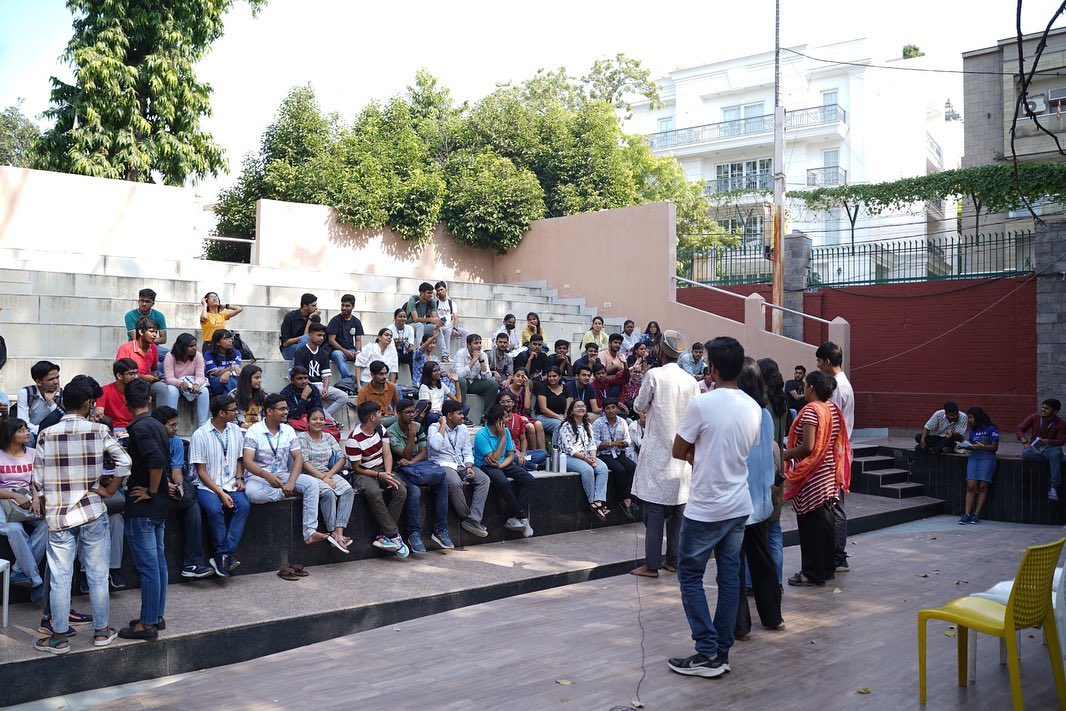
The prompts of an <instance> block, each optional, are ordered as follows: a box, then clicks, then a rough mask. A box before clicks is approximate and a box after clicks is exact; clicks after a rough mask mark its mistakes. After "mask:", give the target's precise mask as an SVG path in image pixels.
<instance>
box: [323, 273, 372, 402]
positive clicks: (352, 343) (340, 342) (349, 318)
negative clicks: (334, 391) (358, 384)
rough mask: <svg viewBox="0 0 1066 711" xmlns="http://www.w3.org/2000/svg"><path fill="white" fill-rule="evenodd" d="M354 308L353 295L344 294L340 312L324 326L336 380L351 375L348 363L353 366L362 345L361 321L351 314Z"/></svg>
mask: <svg viewBox="0 0 1066 711" xmlns="http://www.w3.org/2000/svg"><path fill="white" fill-rule="evenodd" d="M354 309H355V296H354V295H353V294H345V295H344V296H342V297H341V312H340V313H339V314H337V315H336V316H334V317H333V318H331V319H330V320H329V325H328V326H326V336H327V338H328V340H329V347H330V348H332V349H333V351H332V352H331V353H330V356H329V357H330V358H331V359H332V361H333V365H334V366H335V368H336V371H337V379H338V381H340V380H347V379H348V378H350V377H352V372H351V370H349V369H348V364H349V363H352V364H353V365H352V367H355V365H354V364H355V359H356V358H357V357H358V356H359V351H360V350H361V349H362V347H363V322H362V321H360V320H359V318H358V317H357V316H355V315H354V314H352V311H353V310H354Z"/></svg>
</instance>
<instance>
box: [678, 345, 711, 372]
mask: <svg viewBox="0 0 1066 711" xmlns="http://www.w3.org/2000/svg"><path fill="white" fill-rule="evenodd" d="M677 364H678V365H679V366H680V367H681V370H683V371H685V372H686V373H688V374H689V375H691V376H692V377H693V378H696V379H699V378H702V377H703V371H704V370H706V369H707V363H706V361H705V360H704V359H703V344H702V343H701V342H700V341H696V342H694V343H693V344H692V350H691V351H689V352H687V353H682V354H681V357H680V358H678V359H677Z"/></svg>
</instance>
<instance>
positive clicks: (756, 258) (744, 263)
mask: <svg viewBox="0 0 1066 711" xmlns="http://www.w3.org/2000/svg"><path fill="white" fill-rule="evenodd" d="M767 257H768V254H767V251H766V248H765V247H764V245H763V243H762V242H761V241H759V240H753V241H750V242H745V243H743V244H741V245H740V246H739V247H712V248H711V249H687V250H680V249H679V250H678V251H677V275H678V276H680V277H684V278H685V279H690V280H692V281H696V282H700V283H701V284H763V283H769V282H770V281H772V279H773V273H772V270H773V266H772V262H771V261H770V260H769V259H768V258H767Z"/></svg>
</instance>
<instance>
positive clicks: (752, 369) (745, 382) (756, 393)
mask: <svg viewBox="0 0 1066 711" xmlns="http://www.w3.org/2000/svg"><path fill="white" fill-rule="evenodd" d="M737 387H738V388H740V390H741V391H742V392H743V393H744V394H745V395H747V396H748V397H750V398H751V399H752V400H754V401H755V402H756V403H757V404H758V405H759V407H766V386H765V385H763V380H762V371H760V370H759V364H758V363H756V362H755V359H754V358H752V357H750V356H747V357H745V358H744V365H742V366H741V368H740V375H738V376H737Z"/></svg>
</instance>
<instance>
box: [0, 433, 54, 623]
mask: <svg viewBox="0 0 1066 711" xmlns="http://www.w3.org/2000/svg"><path fill="white" fill-rule="evenodd" d="M29 443H30V429H29V426H28V425H27V423H26V421H25V420H22V419H20V418H18V417H13V418H9V419H7V420H4V421H3V422H2V423H0V502H7V503H6V505H8V506H15V507H18V510H21V511H24V512H28V513H29V514H30V517H29V518H27V519H23V518H21V517H19V518H15V517H14V516H11V515H10V514H8V512H7V509H6V508H4V506H0V536H4V537H5V538H7V542H8V544H9V545H10V546H11V552H12V553H13V554H14V558H15V560H14V565H13V566H12V568H11V584H12V585H24V586H26V587H29V588H31V590H30V599H31V600H32V601H33V602H37V601H39V600H41V599H42V598H43V597H44V594H45V590H44V578H42V577H41V573H40V566H41V561H42V560H44V553H45V548H46V547H47V544H48V526H47V524H45V522H44V501H42V500H41V493H40V491H39V490H38V489H37V488H36V487H35V486H34V485H33V458H34V455H35V454H36V452H35V451H34V449H33V447H30V446H29Z"/></svg>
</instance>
